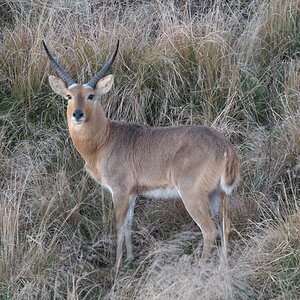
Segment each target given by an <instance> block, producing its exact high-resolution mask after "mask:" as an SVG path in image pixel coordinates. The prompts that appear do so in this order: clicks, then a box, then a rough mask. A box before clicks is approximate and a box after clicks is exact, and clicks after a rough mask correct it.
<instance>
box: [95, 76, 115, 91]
mask: <svg viewBox="0 0 300 300" xmlns="http://www.w3.org/2000/svg"><path fill="white" fill-rule="evenodd" d="M113 83H114V76H113V75H107V76H105V77H103V78H102V79H100V80H99V81H98V82H97V84H96V87H95V94H96V95H104V94H106V93H107V92H108V91H109V90H110V89H111V87H112V85H113Z"/></svg>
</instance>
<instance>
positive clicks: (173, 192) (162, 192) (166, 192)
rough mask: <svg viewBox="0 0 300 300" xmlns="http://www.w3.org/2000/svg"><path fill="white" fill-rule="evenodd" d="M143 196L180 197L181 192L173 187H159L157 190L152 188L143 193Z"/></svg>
mask: <svg viewBox="0 0 300 300" xmlns="http://www.w3.org/2000/svg"><path fill="white" fill-rule="evenodd" d="M141 196H146V197H152V198H161V199H170V198H171V199H172V198H173V199H175V198H180V194H179V192H178V190H177V189H176V188H173V189H164V188H159V189H155V190H150V191H147V192H144V193H142V194H141Z"/></svg>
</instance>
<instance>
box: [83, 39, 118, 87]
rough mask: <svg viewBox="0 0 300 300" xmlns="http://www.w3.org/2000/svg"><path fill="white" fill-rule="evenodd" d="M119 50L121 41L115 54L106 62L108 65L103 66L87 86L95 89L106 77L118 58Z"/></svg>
mask: <svg viewBox="0 0 300 300" xmlns="http://www.w3.org/2000/svg"><path fill="white" fill-rule="evenodd" d="M118 49H119V40H118V42H117V47H116V50H115V52H114V54H113V55H112V56H111V57H110V59H109V60H108V61H107V62H106V64H105V65H104V66H103V68H102V69H101V70H100V71H99V72H98V73H97V74H96V75H95V76H94V77H93V78H92V79H91V80H90V81H89V82H88V83H86V85H88V86H89V87H91V88H95V86H96V84H97V82H98V81H99V80H100V79H101V78H102V77H104V76H105V74H106V72H107V71H108V70H109V68H110V67H111V65H112V64H113V62H114V60H115V58H116V56H117V52H118Z"/></svg>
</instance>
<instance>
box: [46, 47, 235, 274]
mask: <svg viewBox="0 0 300 300" xmlns="http://www.w3.org/2000/svg"><path fill="white" fill-rule="evenodd" d="M43 45H44V48H45V50H46V53H47V55H48V57H49V59H50V61H51V63H52V64H53V66H54V68H55V69H56V71H57V72H58V74H59V75H60V77H61V79H60V78H57V77H54V76H49V82H50V85H51V87H52V89H53V91H54V92H56V93H57V94H59V95H61V96H63V97H64V98H66V99H67V100H68V107H67V119H68V126H69V132H70V135H71V138H72V141H73V143H74V146H75V147H76V149H77V150H78V152H79V153H80V154H81V156H82V158H83V159H84V161H85V168H86V170H87V171H88V172H89V174H90V175H91V176H92V178H94V179H95V180H96V181H97V182H99V183H100V184H102V185H103V186H104V187H106V188H107V189H108V190H109V191H110V193H111V195H112V200H113V204H114V209H115V213H116V222H117V224H116V227H117V257H116V268H117V270H118V268H119V266H120V263H121V259H122V252H123V242H124V239H125V244H126V250H127V260H131V259H132V258H133V255H132V245H131V224H132V218H133V211H134V205H135V200H136V198H137V196H138V195H145V196H149V197H158V198H181V199H182V201H183V203H184V205H185V207H186V209H187V211H188V212H189V214H190V215H191V217H192V218H193V219H194V221H195V222H196V223H197V225H198V226H199V227H200V229H201V231H202V234H203V251H202V256H201V258H202V259H203V260H206V259H207V258H208V256H209V254H210V252H211V251H212V248H213V243H214V241H215V239H216V228H215V224H214V221H215V222H216V223H217V227H218V229H219V232H220V234H222V240H223V242H224V247H225V249H226V244H227V241H228V236H229V233H230V221H229V219H228V216H227V210H226V207H227V202H228V198H227V195H230V194H231V192H232V190H233V188H234V187H235V185H236V184H237V181H238V178H239V168H240V163H239V158H238V156H237V154H236V152H235V151H234V149H233V147H232V145H231V144H230V143H229V141H228V140H226V139H225V138H224V137H223V136H222V135H221V134H220V133H218V132H217V131H216V130H215V129H213V128H208V127H204V126H172V127H153V128H152V127H146V126H145V127H144V126H140V125H135V124H132V123H126V122H117V121H112V120H110V119H108V118H107V117H106V116H105V113H104V111H103V109H102V106H101V104H100V102H98V101H97V100H98V98H99V96H100V95H103V94H106V93H107V92H108V91H109V90H110V89H111V87H112V85H113V79H114V78H113V75H107V76H105V74H106V73H107V71H108V70H109V68H110V66H111V65H112V63H113V61H114V59H115V57H116V55H117V51H118V46H119V42H118V44H117V47H116V50H115V52H114V53H113V55H112V56H111V57H110V59H109V60H108V61H107V62H106V64H105V65H104V67H103V68H102V69H101V71H100V72H98V73H97V74H96V75H95V77H93V78H92V79H91V80H90V81H89V82H88V83H86V84H83V85H81V84H78V83H76V82H75V81H74V80H73V79H72V78H71V77H70V75H68V73H67V72H66V71H65V70H64V69H63V68H62V67H61V66H60V65H59V64H58V63H57V61H56V60H55V59H54V58H53V57H52V55H51V53H50V52H49V50H48V49H47V47H46V45H45V43H44V42H43Z"/></svg>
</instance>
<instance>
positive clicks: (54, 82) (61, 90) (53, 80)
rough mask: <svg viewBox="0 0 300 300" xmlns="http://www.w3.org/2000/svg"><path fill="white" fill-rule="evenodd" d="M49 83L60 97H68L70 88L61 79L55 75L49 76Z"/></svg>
mask: <svg viewBox="0 0 300 300" xmlns="http://www.w3.org/2000/svg"><path fill="white" fill-rule="evenodd" d="M49 83H50V86H51V88H52V90H53V91H54V92H55V93H56V94H58V95H60V96H63V97H66V96H67V94H68V87H67V85H66V83H65V82H64V81H63V80H62V79H60V78H57V77H55V76H53V75H50V76H49Z"/></svg>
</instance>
